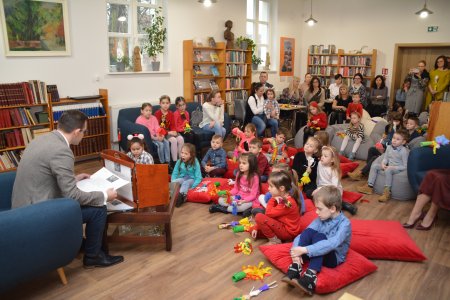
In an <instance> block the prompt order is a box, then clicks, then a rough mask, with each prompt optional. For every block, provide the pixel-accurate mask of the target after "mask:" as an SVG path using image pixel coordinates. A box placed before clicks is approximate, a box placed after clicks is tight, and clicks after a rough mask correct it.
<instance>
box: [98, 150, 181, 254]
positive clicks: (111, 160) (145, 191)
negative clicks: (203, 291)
mask: <svg viewBox="0 0 450 300" xmlns="http://www.w3.org/2000/svg"><path fill="white" fill-rule="evenodd" d="M100 156H101V158H102V159H103V165H104V167H105V168H107V169H108V170H110V171H111V172H113V173H114V174H116V175H117V176H119V177H121V178H123V179H126V180H128V181H130V184H127V185H126V186H124V187H122V188H120V189H118V190H117V193H118V199H120V200H121V201H122V202H124V203H126V204H128V205H130V206H132V207H133V208H134V209H133V210H131V211H126V212H114V213H112V214H109V215H108V219H107V223H106V226H105V233H104V235H105V236H104V247H105V248H106V250H108V242H128V243H151V242H158V243H165V244H166V250H167V251H170V250H171V249H172V231H171V219H172V214H173V209H174V206H175V201H176V199H177V197H178V193H179V189H180V185H179V184H178V183H169V180H168V166H167V165H141V164H135V163H134V161H133V160H132V159H131V158H129V157H128V156H127V155H126V154H124V153H122V152H118V151H115V150H109V149H108V150H104V151H102V153H101V154H100ZM109 224H127V225H153V224H161V225H164V232H163V233H162V234H161V235H159V236H154V235H146V234H142V232H141V233H138V234H136V232H135V233H127V234H121V232H120V230H119V226H116V228H115V229H114V231H113V233H112V234H111V235H108V227H109V226H108V225H109Z"/></svg>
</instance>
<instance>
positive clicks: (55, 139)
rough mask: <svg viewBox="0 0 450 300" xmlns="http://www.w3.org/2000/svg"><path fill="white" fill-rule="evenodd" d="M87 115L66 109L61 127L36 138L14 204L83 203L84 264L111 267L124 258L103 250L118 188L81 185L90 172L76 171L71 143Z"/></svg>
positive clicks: (77, 140)
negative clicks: (63, 200) (93, 188)
mask: <svg viewBox="0 0 450 300" xmlns="http://www.w3.org/2000/svg"><path fill="white" fill-rule="evenodd" d="M87 119H88V118H87V116H86V115H85V114H83V113H82V112H80V111H78V110H69V111H66V112H64V113H63V115H62V116H61V118H60V119H59V120H58V129H57V130H54V131H52V132H49V133H48V134H45V135H43V136H40V137H38V138H36V139H34V140H33V141H32V142H31V143H30V144H29V145H28V146H27V148H26V149H25V151H24V153H23V155H22V159H21V161H20V164H19V167H18V168H17V175H16V180H15V182H14V188H13V194H12V207H13V208H16V207H22V206H27V205H32V204H35V203H38V202H42V201H47V200H48V199H53V198H62V197H64V198H72V199H75V200H76V201H78V202H79V203H80V206H81V214H82V217H83V223H86V232H85V233H86V241H85V243H84V253H85V255H84V258H83V264H84V267H86V268H94V267H108V266H111V265H114V264H117V263H120V262H122V261H123V256H111V255H109V254H107V253H104V252H103V251H102V250H101V246H102V238H103V231H104V229H105V224H106V217H107V214H106V206H105V204H106V201H110V200H113V199H115V198H116V197H117V192H116V191H114V190H113V189H108V190H107V191H105V192H90V193H86V192H83V191H81V190H80V189H78V187H77V185H76V183H77V181H79V180H82V179H85V178H89V175H88V174H84V173H83V174H78V175H76V176H75V174H74V160H75V159H74V155H73V152H72V150H71V149H70V145H78V144H79V143H80V142H81V140H82V139H83V137H84V135H85V134H86V132H87Z"/></svg>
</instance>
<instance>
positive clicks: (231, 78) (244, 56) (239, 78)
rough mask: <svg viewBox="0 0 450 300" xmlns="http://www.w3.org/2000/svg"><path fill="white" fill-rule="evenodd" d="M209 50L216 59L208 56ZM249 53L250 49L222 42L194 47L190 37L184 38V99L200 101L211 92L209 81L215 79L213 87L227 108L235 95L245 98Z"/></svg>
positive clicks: (249, 83) (249, 71)
mask: <svg viewBox="0 0 450 300" xmlns="http://www.w3.org/2000/svg"><path fill="white" fill-rule="evenodd" d="M211 53H216V54H217V59H216V60H215V61H213V60H212V59H211ZM251 54H252V51H251V50H239V49H225V43H223V42H219V43H216V47H215V48H211V47H197V46H195V45H194V42H193V41H192V40H185V41H183V75H184V79H183V81H184V89H183V92H184V98H185V99H186V101H189V102H192V101H195V102H199V103H203V100H204V99H205V98H206V96H207V95H208V94H209V92H211V84H210V83H209V82H210V81H214V82H215V84H216V87H215V88H216V89H218V90H219V91H220V93H221V96H222V99H224V101H225V103H226V104H228V105H227V106H228V108H230V107H231V105H230V104H231V103H233V100H234V99H235V98H239V99H247V98H248V95H249V94H250V89H251V84H252V80H251V68H252V56H251ZM198 69H200V73H199V72H198V71H197V70H198ZM213 69H216V70H217V72H213V71H212V70H213ZM229 112H230V111H229Z"/></svg>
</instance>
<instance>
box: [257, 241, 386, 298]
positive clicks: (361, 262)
mask: <svg viewBox="0 0 450 300" xmlns="http://www.w3.org/2000/svg"><path fill="white" fill-rule="evenodd" d="M291 246H292V243H286V244H279V245H271V246H264V245H263V246H259V249H260V250H261V252H262V253H263V254H264V255H265V256H266V257H267V258H268V259H269V261H270V262H271V263H272V264H273V265H274V266H275V267H277V268H278V269H280V270H281V271H282V272H283V273H286V272H287V269H288V267H289V265H290V264H291V263H292V259H291V256H290V254H289V251H290V249H291ZM376 270H377V266H376V265H374V264H373V263H372V262H371V261H370V260H368V259H367V258H365V257H364V256H362V255H361V254H359V253H357V252H356V251H353V250H352V249H349V250H348V253H347V258H346V260H345V262H343V263H342V264H341V265H339V266H337V267H336V268H326V267H323V268H322V271H321V272H320V273H319V275H318V276H317V285H316V293H318V294H326V293H331V292H334V291H337V290H339V289H341V288H343V287H344V286H346V285H349V284H350V283H352V282H354V281H356V280H358V279H360V278H363V277H364V276H366V275H368V274H370V273H372V272H375V271H376Z"/></svg>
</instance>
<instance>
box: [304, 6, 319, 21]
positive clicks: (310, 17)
mask: <svg viewBox="0 0 450 300" xmlns="http://www.w3.org/2000/svg"><path fill="white" fill-rule="evenodd" d="M305 23H307V24H308V25H309V26H314V24H316V23H317V20H316V19H314V18H313V16H312V0H311V15H310V16H309V19H308V20H306V21H305Z"/></svg>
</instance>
